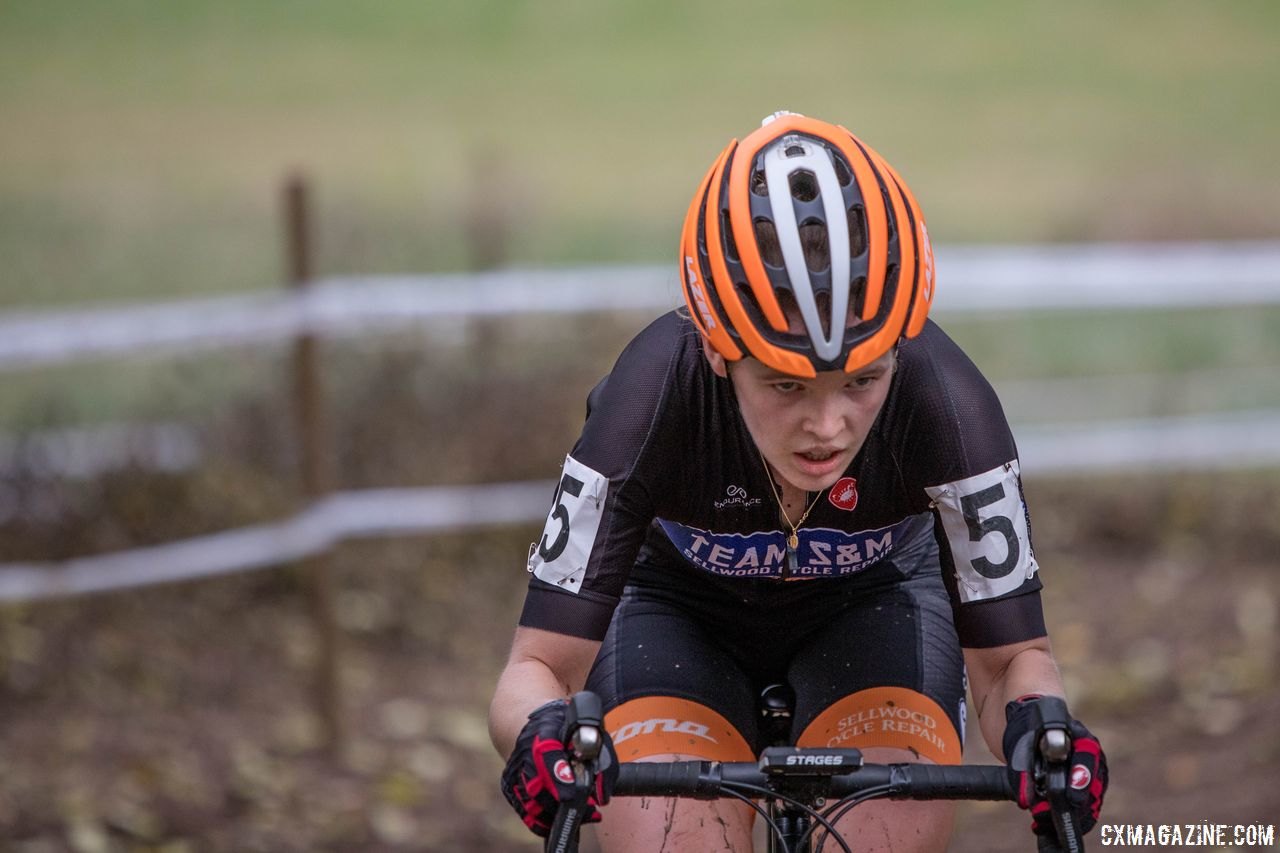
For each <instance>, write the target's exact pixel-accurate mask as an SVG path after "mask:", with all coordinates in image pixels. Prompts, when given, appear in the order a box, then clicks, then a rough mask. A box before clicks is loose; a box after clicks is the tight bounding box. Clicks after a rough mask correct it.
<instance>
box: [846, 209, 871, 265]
mask: <svg viewBox="0 0 1280 853" xmlns="http://www.w3.org/2000/svg"><path fill="white" fill-rule="evenodd" d="M866 250H867V217H866V213H864V212H863V210H862V205H860V204H855V205H854V206H853V207H851V208H849V257H851V258H857V257H861V256H862V253H863V252H865V251H866Z"/></svg>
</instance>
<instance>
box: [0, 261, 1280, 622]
mask: <svg viewBox="0 0 1280 853" xmlns="http://www.w3.org/2000/svg"><path fill="white" fill-rule="evenodd" d="M938 267H939V270H940V289H939V292H938V301H937V310H938V311H939V312H942V313H947V312H955V313H960V312H964V311H992V310H1021V309H1064V308H1079V309H1088V308H1098V307H1191V306H1220V305H1251V304H1252V305H1256V304H1277V303H1280V242H1258V243H1197V244H1137V245H1133V244H1130V245H1089V246H984V247H978V246H953V247H940V248H939V249H938ZM679 301H680V295H679V287H678V284H677V282H676V281H675V279H674V275H673V273H672V270H671V269H670V268H668V267H630V268H618V267H610V268H595V269H591V268H587V269H583V268H578V269H572V270H543V271H536V272H535V271H519V270H509V271H503V272H495V273H489V274H484V275H436V276H413V277H385V276H383V277H360V278H342V279H326V280H324V281H321V282H317V283H316V285H315V286H314V287H312V288H310V289H309V290H308V291H307V292H304V293H288V292H274V293H260V294H250V295H241V296H227V297H218V298H210V299H192V300H186V301H182V302H173V303H167V304H149V305H135V306H123V307H114V308H90V309H75V310H64V311H49V312H24V313H16V314H9V315H7V316H0V370H15V369H22V368H27V367H33V366H38V365H44V364H56V363H61V362H67V361H72V360H77V359H83V358H93V357H102V356H112V355H120V354H125V353H131V352H136V351H143V350H157V349H175V348H180V349H185V350H190V349H194V348H207V347H220V346H234V345H238V344H243V343H247V342H258V341H284V340H287V339H288V338H290V337H292V336H294V335H296V334H297V333H299V332H304V331H310V332H316V333H326V334H349V333H353V332H357V331H365V330H368V329H370V328H381V327H388V326H395V325H405V324H414V323H423V322H426V321H430V320H439V319H463V318H467V317H476V316H493V315H504V314H536V313H544V314H545V313H570V312H582V311H602V310H604V311H608V310H619V311H621V310H633V309H634V310H661V309H663V308H667V307H670V306H673V305H676V304H678V303H679ZM1018 442H1019V446H1020V448H1021V456H1022V461H1023V470H1024V471H1030V472H1037V473H1077V472H1081V473H1084V472H1094V471H1097V470H1114V469H1117V468H1144V469H1158V470H1194V469H1200V468H1215V469H1217V468H1224V467H1236V466H1239V467H1258V466H1263V465H1266V466H1273V465H1280V410H1265V411H1255V412H1244V413H1237V414H1227V415H1213V416H1198V417H1186V418H1169V419H1159V420H1130V421H1121V422H1111V423H1102V424H1090V425H1073V426H1062V425H1057V426H1031V425H1027V426H1023V427H1020V428H1019V430H1018ZM552 487H553V484H552V483H550V482H536V483H506V484H498V485H490V486H460V487H452V488H427V489H386V490H371V491H362V492H348V493H341V494H337V495H333V496H332V497H330V498H327V499H326V500H323V501H320V502H318V503H317V504H315V505H313V506H312V507H310V508H309V509H307V510H305V511H303V512H302V513H300V514H299V515H297V516H295V517H293V518H291V519H288V520H286V521H283V522H280V523H277V524H269V525H258V526H254V527H249V528H243V529H240V530H232V531H227V532H224V533H218V534H213V535H210V536H204V537H199V538H195V539H189V540H186V541H182V542H174V543H169V544H165V545H158V546H154V547H150V548H140V549H135V550H130V551H124V552H119V553H115V554H108V555H103V556H97V557H86V558H81V559H74V560H69V561H66V562H61V563H11V564H0V601H16V600H27V599H39V598H49V597H55V596H62V595H73V594H83V593H90V592H100V591H106V590H114V589H126V588H130V587H136V586H142V585H147V584H152V583H164V582H171V581H180V580H189V579H193V578H199V577H207V576H211V575H218V574H224V573H229V572H236V571H245V570H249V569H255V568H261V567H266V566H272V565H279V564H281V563H286V562H290V561H293V560H297V559H299V558H302V557H305V556H309V555H312V554H317V553H320V552H322V551H324V550H326V549H328V548H329V547H331V546H332V545H333V544H334V543H336V542H339V541H343V540H346V539H351V538H360V537H368V536H379V535H394V534H406V533H427V532H432V531H439V530H458V529H465V528H468V527H474V526H477V525H481V524H485V525H495V524H516V523H535V522H537V521H540V520H541V519H542V518H543V515H544V514H545V512H546V511H547V503H548V501H549V500H550V495H551V490H552Z"/></svg>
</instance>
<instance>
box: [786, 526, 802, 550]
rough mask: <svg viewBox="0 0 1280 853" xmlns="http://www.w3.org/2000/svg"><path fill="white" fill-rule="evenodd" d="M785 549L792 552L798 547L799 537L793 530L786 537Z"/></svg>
mask: <svg viewBox="0 0 1280 853" xmlns="http://www.w3.org/2000/svg"><path fill="white" fill-rule="evenodd" d="M787 547H788V548H790V549H791V550H792V551H794V550H795V549H797V548H799V547H800V537H799V536H798V535H797V534H796V532H795V531H794V530H793V531H791V535H790V536H788V537H787Z"/></svg>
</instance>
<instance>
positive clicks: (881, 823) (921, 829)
mask: <svg viewBox="0 0 1280 853" xmlns="http://www.w3.org/2000/svg"><path fill="white" fill-rule="evenodd" d="M862 754H863V757H864V758H865V759H866V760H867V761H868V762H874V763H876V764H899V763H903V762H916V761H918V762H920V763H922V764H933V763H934V762H932V761H929V760H928V759H927V758H926V759H922V758H918V757H917V756H915V755H914V754H912V752H911V751H910V750H905V749H891V748H886V747H871V748H869V749H864V750H863V751H862ZM955 816H956V806H955V803H953V802H948V801H946V800H934V801H914V800H871V801H869V802H866V803H863V804H862V805H859V806H855V807H854V808H853V810H852V811H850V812H849V813H848V814H846V815H845V816H844V818H842V819H841V820H840V822H839V823H838V824H837V825H836V828H837V829H838V830H839V831H840V834H841V835H842V836H843V837H844V840H845V842H846V843H847V844H848V845H849V849H851V850H853V851H855V853H873V851H874V853H889V851H893V853H942V851H944V850H946V849H947V842H948V841H949V840H950V838H951V830H952V827H953V825H954V823H955ZM827 849H831V847H830V844H828V845H827Z"/></svg>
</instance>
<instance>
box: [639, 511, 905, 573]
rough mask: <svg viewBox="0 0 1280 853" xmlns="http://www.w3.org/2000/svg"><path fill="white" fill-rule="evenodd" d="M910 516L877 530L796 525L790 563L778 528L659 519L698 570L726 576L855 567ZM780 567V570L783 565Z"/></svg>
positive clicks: (874, 556)
mask: <svg viewBox="0 0 1280 853" xmlns="http://www.w3.org/2000/svg"><path fill="white" fill-rule="evenodd" d="M911 521H912V519H909V518H908V519H906V520H905V521H902V522H900V523H898V524H895V525H892V526H890V527H882V528H880V529H879V530H862V531H858V532H856V533H848V532H845V531H843V530H832V529H831V528H826V527H814V528H802V529H801V530H800V531H799V537H800V544H799V546H798V547H797V548H796V564H795V565H794V566H791V567H789V568H788V567H787V537H786V535H785V534H784V533H783V532H782V531H781V530H767V531H761V532H759V533H715V532H713V531H710V530H702V529H700V528H697V527H688V526H686V525H683V524H677V523H676V522H674V521H667V520H665V519H660V520H659V522H658V523H659V524H660V525H662V529H663V530H664V531H665V532H666V534H667V537H668V538H669V539H670V540H671V542H672V544H674V545H675V546H676V548H678V549H679V550H680V553H681V555H682V556H683V557H684V558H685V559H686V560H688V561H689V562H690V563H693V564H694V565H695V566H697V567H698V568H700V569H703V570H704V571H708V572H711V573H713V574H717V575H723V576H725V577H731V578H780V577H783V576H784V575H785V576H789V577H792V578H831V577H840V576H842V575H851V574H854V573H855V572H860V571H862V570H863V569H865V568H867V567H868V566H870V565H871V564H872V563H875V562H877V561H879V560H883V559H884V558H885V557H887V556H888V555H889V553H890V552H891V551H892V550H893V547H894V543H895V542H896V541H898V540H900V539H902V538H903V535H904V534H905V532H906V530H907V528H908V527H909V526H910V524H911ZM784 570H785V571H784Z"/></svg>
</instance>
